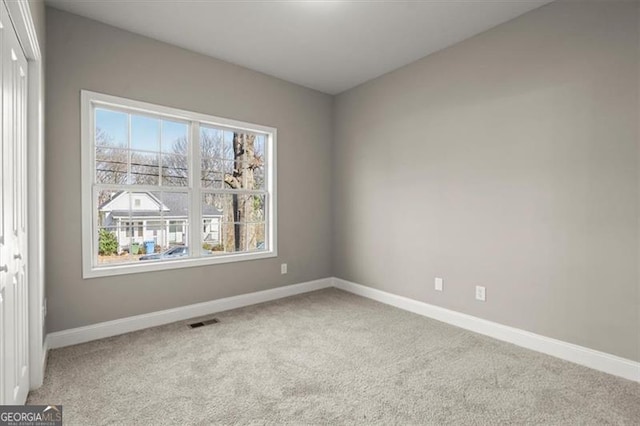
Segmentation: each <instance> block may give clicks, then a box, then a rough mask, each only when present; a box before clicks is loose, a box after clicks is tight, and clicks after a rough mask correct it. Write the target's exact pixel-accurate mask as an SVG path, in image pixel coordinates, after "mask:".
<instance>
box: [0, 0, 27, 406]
mask: <svg viewBox="0 0 640 426" xmlns="http://www.w3.org/2000/svg"><path fill="white" fill-rule="evenodd" d="M0 53H1V54H0V58H1V65H2V66H1V67H0V68H1V70H0V80H1V81H2V93H1V97H2V102H0V104H1V108H2V120H1V124H0V128H1V132H0V134H1V136H2V144H1V145H2V146H1V149H0V153H1V154H0V155H1V157H0V162H1V165H2V168H1V172H0V183H1V185H0V354H1V355H2V356H1V357H0V378H1V380H0V404H23V403H24V402H25V400H26V396H27V392H28V390H29V369H28V359H29V351H28V347H29V324H28V276H27V274H26V270H27V269H26V265H27V263H26V261H27V259H26V253H27V227H26V213H27V208H26V197H27V194H26V182H27V180H26V178H27V175H26V150H27V127H26V124H27V61H26V59H25V56H24V53H23V51H22V49H21V47H20V44H19V43H18V38H17V36H16V34H15V31H14V29H13V26H12V24H11V21H10V19H9V15H8V12H7V9H6V6H5V4H4V2H2V1H0Z"/></svg>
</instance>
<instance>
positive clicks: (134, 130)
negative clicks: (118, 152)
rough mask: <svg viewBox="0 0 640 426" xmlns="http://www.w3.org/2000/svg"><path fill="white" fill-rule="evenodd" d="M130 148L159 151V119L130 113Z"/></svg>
mask: <svg viewBox="0 0 640 426" xmlns="http://www.w3.org/2000/svg"><path fill="white" fill-rule="evenodd" d="M131 149H137V150H142V151H154V152H158V151H160V120H159V119H157V118H149V117H144V116H141V115H131Z"/></svg>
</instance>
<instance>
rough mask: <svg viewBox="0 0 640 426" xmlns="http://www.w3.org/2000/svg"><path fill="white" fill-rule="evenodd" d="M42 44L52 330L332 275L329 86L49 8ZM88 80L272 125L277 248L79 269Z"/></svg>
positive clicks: (97, 86) (111, 90) (95, 86)
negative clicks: (157, 265)
mask: <svg viewBox="0 0 640 426" xmlns="http://www.w3.org/2000/svg"><path fill="white" fill-rule="evenodd" d="M47 49H48V54H47V92H46V95H47V101H46V111H47V127H46V136H47V152H46V155H47V157H46V158H47V165H46V166H47V170H46V178H47V195H46V209H47V210H46V230H47V234H46V240H47V242H46V253H47V257H46V258H47V264H46V281H47V297H48V304H49V315H48V318H47V326H48V331H49V332H53V331H58V330H62V329H67V328H72V327H78V326H83V325H88V324H93V323H97V322H101V321H107V320H113V319H116V318H121V317H126V316H130V315H136V314H142V313H146V312H151V311H157V310H160V309H167V308H173V307H177V306H182V305H187V304H191V303H197V302H203V301H208V300H212V299H217V298H221V297H226V296H233V295H238V294H242V293H248V292H253V291H259V290H265V289H269V288H273V287H278V286H282V285H287V284H292V283H299V282H303V281H308V280H313V279H318V278H324V277H328V276H331V255H330V236H331V229H330V225H331V221H330V211H329V210H330V207H329V206H330V202H329V201H330V176H329V174H328V173H327V171H328V170H329V169H330V159H331V136H332V135H331V127H332V126H331V108H332V98H331V97H330V96H328V95H324V94H321V93H319V92H315V91H312V90H309V89H306V88H303V87H300V86H296V85H293V84H291V83H287V82H284V81H282V80H278V79H275V78H272V77H268V76H266V75H264V74H260V73H257V72H254V71H250V70H247V69H245V68H241V67H238V66H235V65H231V64H229V63H226V62H222V61H219V60H216V59H212V58H208V57H205V56H202V55H198V54H195V53H192V52H189V51H186V50H184V49H180V48H177V47H173V46H170V45H167V44H164V43H161V42H158V41H154V40H151V39H149V38H145V37H142V36H138V35H134V34H132V33H129V32H126V31H122V30H118V29H115V28H113V27H109V26H106V25H102V24H99V23H97V22H94V21H91V20H87V19H84V18H80V17H78V16H74V15H71V14H68V13H65V12H60V11H58V10H55V9H51V8H48V9H47ZM81 89H89V90H93V91H97V92H103V93H108V94H112V95H116V96H124V97H128V98H132V99H137V100H142V101H146V102H152V103H157V104H161V105H168V106H172V107H177V108H183V109H188V110H192V111H197V112H201V113H206V114H212V115H216V116H221V117H229V118H234V119H238V120H243V121H249V122H253V123H258V124H264V125H268V126H274V127H277V128H278V212H279V217H278V231H279V232H278V246H279V247H278V251H279V256H278V258H273V259H266V260H255V261H246V262H236V263H232V264H225V265H217V266H209V267H198V268H185V269H178V270H173V271H165V272H155V273H145V274H133V275H123V276H117V277H112V278H98V279H90V280H83V279H82V271H81V254H80V247H81V226H80V223H81V215H80V209H81V201H80V195H81V191H80V144H81V141H80V90H81ZM281 262H287V263H288V264H289V273H288V275H280V263H281Z"/></svg>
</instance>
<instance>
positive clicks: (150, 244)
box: [144, 241, 156, 254]
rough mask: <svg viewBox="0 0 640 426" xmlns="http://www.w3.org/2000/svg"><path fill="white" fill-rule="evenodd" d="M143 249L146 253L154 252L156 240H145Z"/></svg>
mask: <svg viewBox="0 0 640 426" xmlns="http://www.w3.org/2000/svg"><path fill="white" fill-rule="evenodd" d="M144 250H145V251H146V252H147V254H150V253H154V252H155V251H156V242H155V241H145V242H144Z"/></svg>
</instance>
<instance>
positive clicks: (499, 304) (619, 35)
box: [333, 2, 640, 360]
mask: <svg viewBox="0 0 640 426" xmlns="http://www.w3.org/2000/svg"><path fill="white" fill-rule="evenodd" d="M638 72H639V69H638V11H637V4H634V3H619V2H583V3H580V4H578V3H577V2H576V3H571V2H556V3H552V4H550V5H548V6H545V7H542V8H540V9H538V10H535V11H532V12H530V13H527V14H525V15H523V16H522V17H520V18H518V19H516V20H513V21H510V22H508V23H506V24H503V25H500V26H499V27H496V28H494V29H492V30H490V31H488V32H486V33H483V34H481V35H479V36H476V37H474V38H472V39H469V40H466V41H464V42H462V43H460V44H457V45H455V46H452V47H451V48H448V49H446V50H443V51H441V52H439V53H436V54H433V55H431V56H429V57H427V58H425V59H422V60H420V61H418V62H415V63H413V64H411V65H408V66H406V67H404V68H401V69H399V70H397V71H394V72H392V73H390V74H387V75H385V76H382V77H380V78H378V79H376V80H373V81H370V82H368V83H365V84H364V85H362V86H359V87H357V88H355V89H352V90H350V91H348V92H346V93H343V94H341V95H339V96H338V97H337V98H336V100H335V111H334V119H335V124H334V126H335V128H334V150H333V167H334V179H333V207H334V211H333V214H334V219H333V220H334V227H333V229H334V247H333V254H334V257H333V259H334V274H335V275H336V276H337V277H340V278H344V279H347V280H351V281H354V282H357V283H361V284H365V285H368V286H371V287H374V288H378V289H382V290H385V291H388V292H391V293H395V294H399V295H403V296H407V297H410V298H413V299H416V300H421V301H425V302H429V303H432V304H435V305H439V306H443V307H445V308H449V309H453V310H456V311H460V312H464V313H468V314H471V315H475V316H478V317H481V318H486V319H489V320H492V321H496V322H499V323H502V324H507V325H510V326H514V327H518V328H521V329H524V330H530V331H532V332H535V333H539V334H542V335H545V336H550V337H553V338H558V339H561V340H564V341H568V342H572V343H576V344H579V345H584V346H587V347H590V348H594V349H597V350H602V351H605V352H609V353H612V354H616V355H619V356H622V357H626V358H629V359H633V360H640V350H639V345H640V342H639V336H640V318H639V315H640V314H639V311H640V309H639V285H638V217H639V216H638V212H639V210H638V205H639V199H638V198H639V183H638V168H639V167H638V166H639V162H638V127H637V120H638V112H639V111H638V75H639V74H638ZM436 276H440V277H444V279H445V291H444V292H443V293H439V292H435V291H434V290H433V278H434V277H436ZM476 284H480V285H484V286H486V288H487V301H486V302H485V303H482V302H476V301H475V300H474V286H475V285H476Z"/></svg>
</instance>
